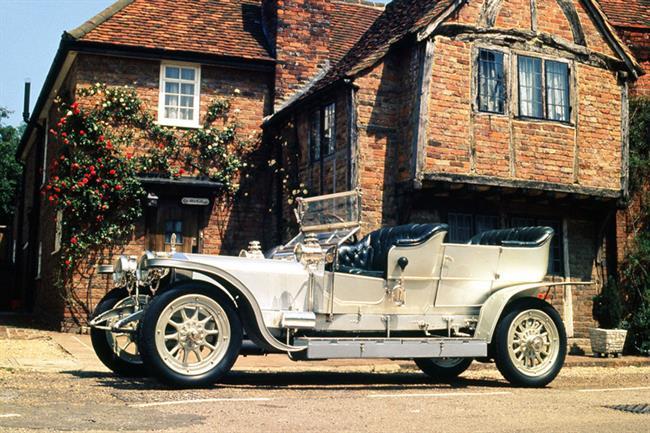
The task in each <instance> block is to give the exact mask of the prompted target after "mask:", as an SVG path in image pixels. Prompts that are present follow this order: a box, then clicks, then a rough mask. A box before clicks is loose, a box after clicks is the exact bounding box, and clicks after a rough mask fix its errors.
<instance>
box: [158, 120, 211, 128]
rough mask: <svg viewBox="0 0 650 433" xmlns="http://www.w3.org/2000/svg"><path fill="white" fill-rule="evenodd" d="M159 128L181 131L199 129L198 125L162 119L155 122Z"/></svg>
mask: <svg viewBox="0 0 650 433" xmlns="http://www.w3.org/2000/svg"><path fill="white" fill-rule="evenodd" d="M156 123H157V124H158V125H160V126H167V127H170V128H181V129H201V125H199V123H198V122H197V123H194V122H192V123H189V122H179V121H175V120H169V119H163V120H158V121H157V122H156Z"/></svg>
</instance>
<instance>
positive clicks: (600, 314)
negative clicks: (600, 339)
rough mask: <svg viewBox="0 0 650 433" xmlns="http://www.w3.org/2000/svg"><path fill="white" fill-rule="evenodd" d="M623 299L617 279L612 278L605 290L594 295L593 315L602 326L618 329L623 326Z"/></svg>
mask: <svg viewBox="0 0 650 433" xmlns="http://www.w3.org/2000/svg"><path fill="white" fill-rule="evenodd" d="M624 311H625V310H624V306H623V300H622V299H621V292H620V290H619V287H618V284H616V280H614V279H613V278H610V279H609V280H608V281H607V284H606V285H605V287H603V291H602V292H601V293H600V294H599V295H597V296H594V306H593V311H592V312H593V315H594V319H596V321H597V322H598V325H599V326H600V327H601V328H605V329H616V328H619V327H620V326H621V323H622V321H623V315H624V314H625V313H624Z"/></svg>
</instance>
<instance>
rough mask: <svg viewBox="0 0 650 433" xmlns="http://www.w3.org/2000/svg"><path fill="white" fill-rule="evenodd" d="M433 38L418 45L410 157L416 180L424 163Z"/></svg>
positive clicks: (418, 178) (419, 176) (418, 179)
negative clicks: (413, 129) (416, 82)
mask: <svg viewBox="0 0 650 433" xmlns="http://www.w3.org/2000/svg"><path fill="white" fill-rule="evenodd" d="M433 52H434V40H433V38H429V39H427V40H426V42H424V44H422V45H420V47H419V54H418V55H419V59H418V60H419V66H418V70H419V72H418V89H417V92H416V103H415V110H414V115H415V119H414V123H415V125H414V126H416V128H415V137H414V139H413V146H412V150H411V152H412V154H411V159H412V161H413V168H412V170H413V174H414V179H415V181H416V182H419V181H420V180H421V174H422V172H423V171H424V169H425V164H426V144H427V139H428V129H429V128H428V127H429V102H430V100H431V77H432V75H433Z"/></svg>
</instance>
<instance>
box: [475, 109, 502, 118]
mask: <svg viewBox="0 0 650 433" xmlns="http://www.w3.org/2000/svg"><path fill="white" fill-rule="evenodd" d="M474 114H478V115H480V116H495V117H508V116H509V114H508V113H497V112H492V111H481V110H476V109H475V110H474Z"/></svg>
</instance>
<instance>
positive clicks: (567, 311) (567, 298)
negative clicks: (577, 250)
mask: <svg viewBox="0 0 650 433" xmlns="http://www.w3.org/2000/svg"><path fill="white" fill-rule="evenodd" d="M562 246H563V251H562V255H563V256H564V279H565V280H566V281H571V268H570V265H569V263H570V260H569V222H568V220H567V218H562ZM563 305H564V309H563V313H564V314H563V315H562V316H563V319H564V326H565V328H566V335H567V337H573V290H572V289H571V286H564V302H563Z"/></svg>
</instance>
